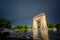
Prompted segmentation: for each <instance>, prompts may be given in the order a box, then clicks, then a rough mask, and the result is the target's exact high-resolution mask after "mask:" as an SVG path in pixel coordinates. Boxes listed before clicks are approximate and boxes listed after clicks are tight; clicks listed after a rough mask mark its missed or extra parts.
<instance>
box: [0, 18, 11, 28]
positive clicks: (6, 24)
mask: <svg viewBox="0 0 60 40" xmlns="http://www.w3.org/2000/svg"><path fill="white" fill-rule="evenodd" d="M0 28H9V29H10V28H11V23H10V21H9V20H6V19H2V18H0Z"/></svg>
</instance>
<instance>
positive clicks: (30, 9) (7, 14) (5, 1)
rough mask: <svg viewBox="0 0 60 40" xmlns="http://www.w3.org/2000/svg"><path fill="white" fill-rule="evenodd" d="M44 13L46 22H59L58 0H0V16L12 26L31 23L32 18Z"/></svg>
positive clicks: (59, 8)
mask: <svg viewBox="0 0 60 40" xmlns="http://www.w3.org/2000/svg"><path fill="white" fill-rule="evenodd" d="M42 12H44V13H46V15H47V16H46V17H47V23H54V24H56V23H59V22H60V0H0V18H5V19H8V20H10V21H11V24H12V26H16V25H32V18H33V17H34V16H35V15H38V14H40V13H42Z"/></svg>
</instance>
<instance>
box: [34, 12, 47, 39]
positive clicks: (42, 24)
mask: <svg viewBox="0 0 60 40" xmlns="http://www.w3.org/2000/svg"><path fill="white" fill-rule="evenodd" d="M37 21H40V32H41V37H42V38H41V39H42V40H48V28H47V23H46V14H45V13H41V14H39V15H37V16H35V17H33V39H34V40H37V38H38V23H37Z"/></svg>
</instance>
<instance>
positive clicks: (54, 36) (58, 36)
mask: <svg viewBox="0 0 60 40" xmlns="http://www.w3.org/2000/svg"><path fill="white" fill-rule="evenodd" d="M39 38H40V39H41V36H40V35H39ZM40 39H38V40H40ZM0 40H33V36H31V35H19V36H16V37H4V36H0ZM49 40H60V33H57V32H52V33H49Z"/></svg>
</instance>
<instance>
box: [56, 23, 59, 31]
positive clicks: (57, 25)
mask: <svg viewBox="0 0 60 40" xmlns="http://www.w3.org/2000/svg"><path fill="white" fill-rule="evenodd" d="M56 28H57V32H60V23H58V24H56Z"/></svg>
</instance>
